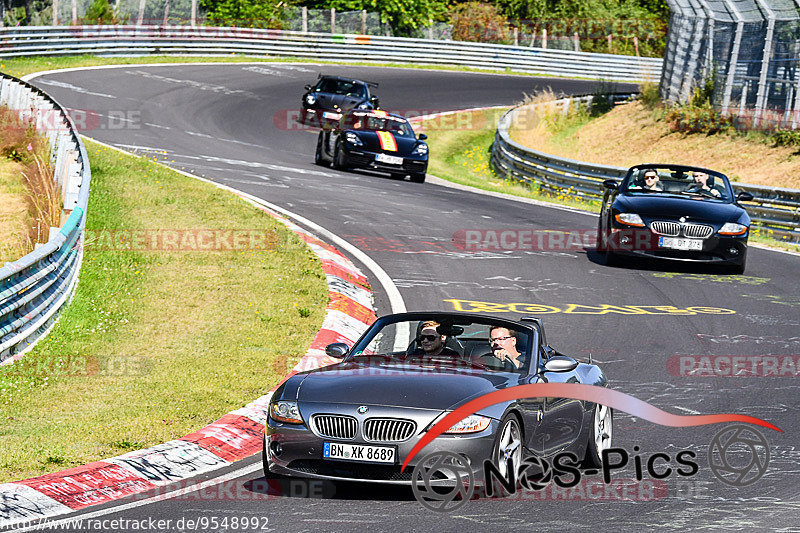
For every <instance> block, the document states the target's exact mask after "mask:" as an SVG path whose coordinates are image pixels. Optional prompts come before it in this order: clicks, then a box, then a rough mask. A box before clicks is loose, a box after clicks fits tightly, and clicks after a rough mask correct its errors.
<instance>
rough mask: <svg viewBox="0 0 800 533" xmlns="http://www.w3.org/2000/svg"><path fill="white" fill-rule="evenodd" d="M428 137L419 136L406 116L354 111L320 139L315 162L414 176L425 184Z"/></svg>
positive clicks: (415, 179)
mask: <svg viewBox="0 0 800 533" xmlns="http://www.w3.org/2000/svg"><path fill="white" fill-rule="evenodd" d="M427 138H428V137H427V136H426V135H425V134H420V135H419V137H417V136H416V135H415V134H414V129H413V128H412V127H411V124H410V123H409V122H408V120H406V119H405V118H403V117H401V116H400V115H393V114H391V113H387V112H385V111H378V110H372V111H361V110H355V109H354V110H352V111H349V112H348V113H345V115H344V116H343V117H342V119H341V120H340V121H339V124H338V125H337V126H335V127H333V128H324V129H323V130H322V131H321V132H320V133H319V138H318V139H317V151H316V154H315V156H314V162H315V163H317V164H318V165H328V164H330V163H332V164H333V166H334V168H337V169H340V170H345V169H348V168H361V169H366V170H377V171H380V172H388V173H390V174H392V175H393V176H411V181H415V182H417V183H422V182H424V181H425V173H426V172H427V171H428V145H427V144H426V143H425V142H424V141H425V139H427Z"/></svg>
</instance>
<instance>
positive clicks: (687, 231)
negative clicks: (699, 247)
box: [683, 224, 714, 239]
mask: <svg viewBox="0 0 800 533" xmlns="http://www.w3.org/2000/svg"><path fill="white" fill-rule="evenodd" d="M712 233H714V228H712V227H711V226H707V225H705V224H684V226H683V234H684V235H685V236H686V237H695V238H699V239H705V238H706V237H710V236H711V234H712Z"/></svg>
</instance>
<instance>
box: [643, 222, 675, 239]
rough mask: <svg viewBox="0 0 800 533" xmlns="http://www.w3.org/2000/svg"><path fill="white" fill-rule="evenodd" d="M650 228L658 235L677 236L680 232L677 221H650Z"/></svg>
mask: <svg viewBox="0 0 800 533" xmlns="http://www.w3.org/2000/svg"><path fill="white" fill-rule="evenodd" d="M650 229H651V230H653V233H657V234H659V235H666V236H668V237H677V236H678V235H679V234H680V232H681V225H680V224H678V223H677V222H666V221H663V220H656V221H654V222H651V223H650Z"/></svg>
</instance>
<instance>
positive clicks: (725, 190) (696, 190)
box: [622, 167, 732, 202]
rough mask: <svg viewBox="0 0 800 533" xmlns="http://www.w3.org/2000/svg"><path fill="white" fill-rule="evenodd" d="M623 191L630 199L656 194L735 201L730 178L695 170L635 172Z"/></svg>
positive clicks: (655, 169) (686, 168) (681, 168)
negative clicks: (635, 196)
mask: <svg viewBox="0 0 800 533" xmlns="http://www.w3.org/2000/svg"><path fill="white" fill-rule="evenodd" d="M622 190H623V191H624V192H625V193H626V194H629V195H650V194H656V195H665V196H686V197H691V198H694V199H698V200H709V201H719V202H731V201H732V197H731V195H730V187H729V186H728V178H727V177H725V175H724V174H720V173H718V172H709V171H707V170H705V169H700V168H696V169H695V168H691V167H680V168H678V167H643V168H633V169H632V170H631V172H630V174H629V175H628V177H627V180H626V181H625V183H624V184H623V186H622Z"/></svg>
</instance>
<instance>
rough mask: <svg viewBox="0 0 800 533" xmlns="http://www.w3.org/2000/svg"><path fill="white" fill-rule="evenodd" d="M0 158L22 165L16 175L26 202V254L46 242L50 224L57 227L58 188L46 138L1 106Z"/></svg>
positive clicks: (3, 160) (59, 193) (58, 221)
mask: <svg viewBox="0 0 800 533" xmlns="http://www.w3.org/2000/svg"><path fill="white" fill-rule="evenodd" d="M0 157H1V158H2V159H1V160H0V164H7V163H11V162H16V163H19V165H21V170H19V173H20V176H19V178H20V181H21V183H22V184H23V185H24V186H25V189H26V194H25V200H26V203H27V205H28V213H27V218H28V220H27V222H26V229H27V232H26V235H24V236H23V241H24V242H22V243H21V245H22V247H23V248H24V250H23V251H24V253H28V252H30V251H32V250H33V249H34V248H35V246H36V244H37V243H44V242H47V240H48V238H49V235H50V227H57V226H60V222H61V191H60V189H59V187H58V185H56V183H55V182H54V181H53V173H54V170H53V167H52V166H51V165H50V163H49V160H50V154H49V146H48V143H47V140H46V139H45V138H44V137H42V136H41V135H39V133H38V132H37V131H36V129H35V128H34V127H33V124H32V123H31V122H29V121H22V120H20V118H19V116H18V115H17V113H16V112H14V111H12V110H10V109H8V108H5V107H2V108H0ZM4 244H6V245H8V244H9V243H4ZM23 255H24V254H23Z"/></svg>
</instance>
